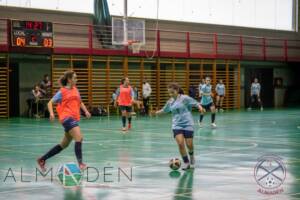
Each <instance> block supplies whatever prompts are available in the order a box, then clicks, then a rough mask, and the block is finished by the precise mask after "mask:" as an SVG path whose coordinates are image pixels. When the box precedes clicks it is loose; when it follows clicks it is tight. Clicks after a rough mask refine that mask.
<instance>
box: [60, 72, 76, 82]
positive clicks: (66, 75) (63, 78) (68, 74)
mask: <svg viewBox="0 0 300 200" xmlns="http://www.w3.org/2000/svg"><path fill="white" fill-rule="evenodd" d="M73 75H74V71H72V70H69V71H66V72H65V73H64V75H63V76H61V77H60V79H59V83H60V85H61V86H66V85H67V84H68V80H69V79H72V77H73Z"/></svg>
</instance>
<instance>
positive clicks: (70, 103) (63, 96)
mask: <svg viewBox="0 0 300 200" xmlns="http://www.w3.org/2000/svg"><path fill="white" fill-rule="evenodd" d="M76 82H77V76H76V74H75V72H73V71H66V72H65V73H64V75H63V76H62V77H61V79H60V84H61V85H62V87H61V88H60V90H59V91H58V92H57V93H56V94H55V95H54V96H53V98H52V99H51V100H50V101H49V103H48V109H49V112H50V120H51V121H53V120H54V118H55V116H54V112H53V104H57V107H56V110H57V113H58V117H59V121H60V122H61V124H62V126H63V127H64V129H65V135H64V137H63V139H62V141H61V142H60V144H57V145H56V146H54V147H53V148H52V149H50V150H49V151H48V152H47V153H46V154H45V155H43V156H42V157H40V158H38V159H37V162H38V165H39V166H40V168H41V169H42V170H43V171H45V170H46V168H45V164H46V160H47V159H49V158H51V157H52V156H54V155H56V154H58V153H60V152H61V151H62V150H63V149H65V148H66V147H68V146H69V144H70V143H71V141H72V139H74V140H75V155H76V158H77V161H78V165H79V168H80V169H81V170H84V169H85V168H86V165H85V164H84V163H83V161H82V140H83V137H82V134H81V131H80V128H79V125H78V122H79V120H80V108H81V109H82V110H83V111H84V113H85V116H86V117H87V118H90V117H91V114H90V113H89V111H88V110H87V109H86V107H85V105H84V104H83V102H82V101H81V97H80V94H79V91H78V89H77V88H76Z"/></svg>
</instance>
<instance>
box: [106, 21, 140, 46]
mask: <svg viewBox="0 0 300 200" xmlns="http://www.w3.org/2000/svg"><path fill="white" fill-rule="evenodd" d="M127 41H139V42H140V43H141V44H142V45H145V20H141V19H127V39H126V38H125V34H124V21H123V18H119V17H113V18H112V44H114V45H124V42H127Z"/></svg>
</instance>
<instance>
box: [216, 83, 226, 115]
mask: <svg viewBox="0 0 300 200" xmlns="http://www.w3.org/2000/svg"><path fill="white" fill-rule="evenodd" d="M215 90H216V93H217V102H216V104H217V111H219V112H223V111H224V110H223V100H224V97H225V85H224V83H223V80H222V79H220V80H219V83H218V84H217V85H216V89H215Z"/></svg>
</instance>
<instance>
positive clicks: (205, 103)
mask: <svg viewBox="0 0 300 200" xmlns="http://www.w3.org/2000/svg"><path fill="white" fill-rule="evenodd" d="M210 81H211V80H210V78H209V77H206V78H205V84H204V85H202V87H201V94H202V98H201V101H200V104H201V106H202V108H203V109H202V110H201V113H200V120H199V126H200V128H202V127H203V124H202V121H203V117H204V109H205V110H208V109H210V111H211V126H212V127H213V128H215V127H217V125H216V124H215V119H216V108H215V105H214V102H213V98H212V92H211V87H212V86H211V84H210Z"/></svg>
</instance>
